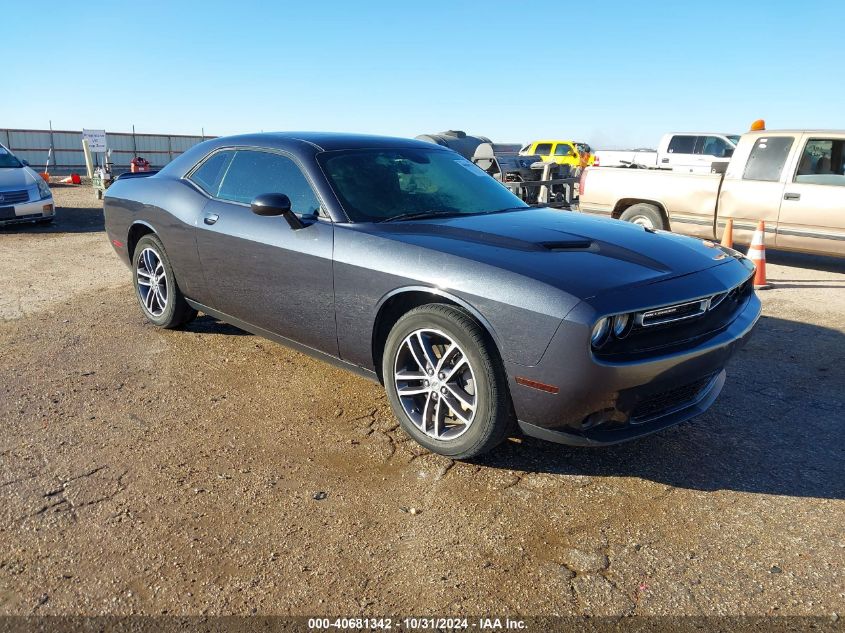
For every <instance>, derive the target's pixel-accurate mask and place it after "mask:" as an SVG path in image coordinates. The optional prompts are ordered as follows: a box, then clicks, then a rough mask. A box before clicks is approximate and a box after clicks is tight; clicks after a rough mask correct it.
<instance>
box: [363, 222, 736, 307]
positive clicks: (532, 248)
mask: <svg viewBox="0 0 845 633" xmlns="http://www.w3.org/2000/svg"><path fill="white" fill-rule="evenodd" d="M368 226H369V229H368V232H372V233H373V234H377V235H380V236H381V237H384V238H388V239H391V240H398V241H402V242H406V243H409V244H415V245H417V246H420V247H424V248H428V249H433V250H437V251H440V252H444V253H448V254H451V255H455V256H458V257H462V258H466V259H472V260H474V261H478V262H481V263H485V264H489V265H491V266H495V267H498V268H504V269H507V270H509V271H511V272H514V273H516V274H520V275H525V276H528V277H530V278H533V279H536V280H538V281H541V282H544V283H547V284H549V285H551V286H554V287H556V288H559V289H560V290H563V291H565V292H568V293H570V294H572V295H574V296H576V297H578V298H579V299H587V298H589V297H592V296H596V295H599V294H603V293H605V292H608V291H612V290H615V289H618V288H622V287H631V286H632V285H642V284H649V283H655V282H658V281H663V280H666V279H672V278H674V277H679V276H683V275H688V274H691V273H694V272H698V271H701V270H705V269H707V268H712V267H714V266H719V265H721V264H724V263H726V262H727V261H731V260H732V258H731V257H730V256H729V255H727V254H726V253H725V251H723V250H722V249H721V248H720V247H719V246H718V245H716V244H714V243H712V242H708V241H706V240H701V239H696V238H691V237H684V236H681V235H677V234H674V233H669V232H665V231H651V230H646V229H644V228H643V227H641V226H639V225H635V224H630V223H628V222H622V221H619V220H611V219H603V218H593V217H589V216H584V215H581V214H579V213H573V212H568V211H559V210H555V209H548V208H532V209H527V210H524V211H515V212H508V213H498V214H492V215H476V216H467V217H457V218H443V219H436V218H435V219H430V220H416V221H408V222H396V223H386V224H374V225H368Z"/></svg>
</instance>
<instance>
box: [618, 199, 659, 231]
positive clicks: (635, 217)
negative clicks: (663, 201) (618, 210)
mask: <svg viewBox="0 0 845 633" xmlns="http://www.w3.org/2000/svg"><path fill="white" fill-rule="evenodd" d="M619 219H620V220H625V221H626V222H632V223H634V224H640V225H642V226H645V227H647V228H651V229H667V228H669V227H668V226H666V218H665V217H664V216H663V213H661V211H660V209H659V208H658V207H657V206H655V205H653V204H649V203H647V202H639V203H637V204H634V205H631V206H630V207H628V208H627V209H625V211H623V212H622V215H620V216H619Z"/></svg>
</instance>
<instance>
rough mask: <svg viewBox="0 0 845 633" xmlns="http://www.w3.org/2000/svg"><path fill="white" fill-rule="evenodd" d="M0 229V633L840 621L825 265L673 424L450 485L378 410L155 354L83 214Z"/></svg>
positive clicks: (157, 347)
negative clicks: (260, 622) (21, 629)
mask: <svg viewBox="0 0 845 633" xmlns="http://www.w3.org/2000/svg"><path fill="white" fill-rule="evenodd" d="M55 193H56V198H57V202H58V203H59V205H60V208H59V209H58V219H57V221H56V223H55V224H54V225H53V226H52V227H16V228H11V229H6V230H2V231H0V288H2V294H0V319H2V320H0V370H1V371H2V374H0V420H2V421H3V432H2V434H0V614H6V615H9V614H33V613H35V614H130V613H145V614H158V613H171V614H173V613H178V614H247V613H256V612H257V613H262V614H298V615H301V614H309V615H320V614H327V615H356V614H358V615H359V614H366V615H371V616H372V615H379V614H381V615H386V614H393V615H399V614H425V615H444V616H445V615H462V614H463V615H469V614H488V613H496V614H503V615H504V614H521V615H526V616H527V615H553V614H565V615H582V614H587V615H603V614H612V615H622V614H654V615H680V614H686V615H692V614H696V615H725V614H730V615H772V614H781V615H823V616H825V617H831V616H833V614H842V613H843V607H844V606H845V578H843V570H844V569H845V532H843V525H845V501H843V499H845V476H844V475H843V461H845V460H843V458H845V448H843V447H845V443H843V439H845V437H844V436H845V432H844V431H843V422H845V416H843V405H845V395H844V394H843V391H845V390H843V386H845V264H841V263H837V262H831V261H828V260H816V259H814V258H799V257H786V256H783V257H781V258H779V259H776V258H775V257H774V256H771V253H770V263H769V277H770V279H771V280H772V281H773V282H774V283H775V284H776V286H775V289H772V290H769V291H766V292H765V293H763V294H762V296H763V301H764V313H765V317H764V318H763V319H762V320H761V322H760V324H759V327H758V329H757V332H756V334H755V337H754V338H753V339H752V340H751V342H750V343H749V345H748V346H747V347H746V348H745V350H744V351H743V352H742V353H740V354H739V355H738V357H737V358H736V359H735V360H734V361H733V363H732V364H731V366H730V367H729V380H728V384H727V387H726V388H725V391H724V392H723V394H722V396H721V397H720V399H719V400H718V401H717V402H716V404H715V405H714V406H713V408H712V409H711V410H710V411H709V412H708V413H707V414H705V415H703V416H702V417H700V418H699V419H697V420H696V421H694V422H692V423H687V424H684V425H682V426H680V427H675V428H673V429H670V430H667V431H665V432H662V433H659V434H657V435H654V436H651V437H648V438H646V439H643V440H640V441H637V442H634V443H629V444H626V445H623V446H619V447H613V448H608V449H599V450H590V449H578V448H568V447H562V446H556V445H550V444H545V443H542V442H539V441H533V440H529V439H525V440H521V439H517V438H514V439H512V440H511V441H510V442H508V443H507V444H506V445H505V446H503V447H502V448H501V449H500V450H498V451H497V452H495V454H493V455H491V456H488V457H486V458H485V459H482V460H478V461H475V462H473V463H455V462H453V461H451V460H448V459H445V458H442V457H439V456H435V455H431V454H427V453H425V452H424V451H423V450H422V449H420V448H419V447H418V446H417V445H415V444H414V443H412V442H410V441H409V440H408V438H407V437H406V436H405V435H404V434H403V433H402V432H401V431H400V430H399V429H398V428H397V424H396V422H395V420H394V418H393V416H392V415H391V412H390V409H389V406H388V403H387V401H386V398H385V396H384V393H383V391H382V390H381V388H380V387H379V386H378V385H375V384H373V383H370V382H367V381H366V380H364V379H362V378H359V377H356V376H354V375H352V374H349V373H345V372H343V371H341V370H338V369H335V368H332V367H330V366H328V365H325V364H323V363H320V362H318V361H315V360H312V359H310V358H308V357H305V356H303V355H301V354H298V353H296V352H293V351H290V350H287V349H285V348H283V347H280V346H278V345H275V344H273V343H271V342H268V341H265V340H263V339H260V338H258V337H255V336H252V335H248V334H246V333H244V332H241V331H240V330H237V329H235V328H233V327H230V326H228V325H225V324H222V323H219V322H217V321H216V320H214V319H211V318H209V317H201V318H199V319H198V320H197V321H195V322H194V323H192V324H190V325H189V326H188V327H187V328H186V329H185V330H184V331H157V330H155V329H153V328H152V327H150V326H149V325H147V324H146V323H145V322H144V320H143V319H142V317H141V314H140V312H139V310H138V308H137V306H136V305H135V299H134V297H133V293H132V287H131V284H130V278H129V273H128V271H127V270H126V269H125V268H124V267H123V265H122V264H121V263H120V262H119V261H118V259H117V257H116V256H115V255H114V254H113V253H112V252H111V247H110V245H109V244H108V241H107V239H106V238H105V235H104V234H103V232H102V213H101V210H100V207H101V205H100V203H99V202H98V201H97V200H96V197H95V196H94V195H93V193H92V191H91V190H90V189H89V188H87V187H86V188H71V187H56V189H55Z"/></svg>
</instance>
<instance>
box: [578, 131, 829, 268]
mask: <svg viewBox="0 0 845 633" xmlns="http://www.w3.org/2000/svg"><path fill="white" fill-rule="evenodd" d="M722 170H724V171H725V173H724V175H723V174H721V173H718V172H719V171H722ZM714 172H716V173H708V174H700V173H679V172H675V171H663V170H649V169H624V168H608V167H589V168H587V169H585V170H584V172H583V173H582V175H581V183H580V200H579V210H580V211H582V212H586V213H595V214H602V215H607V216H610V217H613V218H618V219H622V220H627V221H629V222H634V223H636V224H641V225H643V226H645V227H647V228H655V229H670V230H672V231H676V232H678V233H685V234H687V235H694V236H698V237H702V238H706V239H710V240H713V239H721V236H722V233H723V231H724V226H725V222H726V220H727V219H728V218H732V219H733V221H734V239H735V240H736V241H737V242H740V243H745V244H748V243H750V241H751V236H752V233H753V231H754V229H755V228H756V226H757V222H758V221H759V220H765V222H766V233H767V238H766V239H767V245H768V246H772V247H775V248H778V249H784V250H794V251H803V252H809V253H818V254H824V255H833V256H837V257H843V256H845V131H843V130H840V131H831V130H779V131H767V130H762V131H755V132H748V133H747V134H743V135H742V137H741V138H740V139H739V142H738V143H737V146H736V150H735V151H734V152H733V156H732V157H731V159H730V162H729V163H728V164H727V165H726V166H725V165H721V166H720V165H718V164H716V165H714Z"/></svg>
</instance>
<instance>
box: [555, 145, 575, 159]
mask: <svg viewBox="0 0 845 633" xmlns="http://www.w3.org/2000/svg"><path fill="white" fill-rule="evenodd" d="M571 151H572V146H571V145H570V144H569V143H558V144H557V147H555V156H569V152H571Z"/></svg>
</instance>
